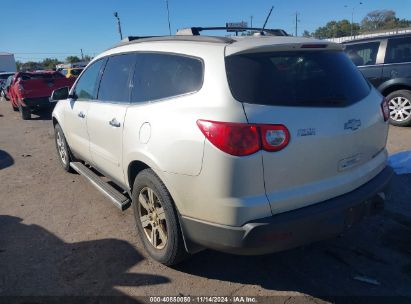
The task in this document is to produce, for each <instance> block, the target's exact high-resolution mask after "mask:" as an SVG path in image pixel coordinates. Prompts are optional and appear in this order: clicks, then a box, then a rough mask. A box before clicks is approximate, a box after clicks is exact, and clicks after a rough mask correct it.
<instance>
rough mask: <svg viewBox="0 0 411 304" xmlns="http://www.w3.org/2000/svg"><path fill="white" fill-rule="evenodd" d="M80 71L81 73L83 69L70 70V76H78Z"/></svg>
mask: <svg viewBox="0 0 411 304" xmlns="http://www.w3.org/2000/svg"><path fill="white" fill-rule="evenodd" d="M81 71H83V69H72V70H71V75H73V76H78V75H80V74H81Z"/></svg>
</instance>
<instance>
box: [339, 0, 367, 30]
mask: <svg viewBox="0 0 411 304" xmlns="http://www.w3.org/2000/svg"><path fill="white" fill-rule="evenodd" d="M361 4H363V3H362V2H360V3H358V4H357V5H355V6H353V7H352V11H351V36H353V30H354V10H355V9H356V8H357V7H359V6H360V5H361ZM344 7H349V6H348V5H344Z"/></svg>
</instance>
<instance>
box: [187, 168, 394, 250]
mask: <svg viewBox="0 0 411 304" xmlns="http://www.w3.org/2000/svg"><path fill="white" fill-rule="evenodd" d="M392 175H393V171H392V169H391V168H390V167H386V168H385V169H384V170H383V171H382V172H380V173H379V174H378V175H377V176H376V177H374V178H373V179H372V180H370V181H369V182H367V183H366V184H364V185H362V186H361V187H359V188H357V189H356V190H354V191H351V192H349V193H346V194H344V195H341V196H338V197H335V198H333V199H329V200H326V201H324V202H321V203H317V204H315V205H311V206H307V207H303V208H300V209H297V210H293V211H288V212H284V213H281V214H278V215H275V216H271V217H267V218H262V219H259V220H254V221H251V222H248V223H247V224H245V225H243V226H241V227H233V226H225V225H219V224H213V223H208V222H204V221H198V220H195V219H191V218H187V217H184V216H183V217H182V219H181V221H182V228H183V231H184V236H185V237H186V238H188V239H189V240H191V241H192V242H194V243H197V244H199V245H201V246H204V247H207V248H212V249H216V250H220V251H225V252H229V253H235V254H245V255H251V254H266V253H271V252H277V251H282V250H286V249H290V248H293V247H297V246H301V245H304V244H308V243H311V242H315V241H319V240H323V239H327V238H331V237H334V236H337V235H339V234H340V233H342V232H343V231H344V230H346V229H347V228H350V227H351V226H352V225H353V224H355V223H357V222H360V221H361V220H362V219H363V218H364V217H366V216H368V215H372V214H375V213H377V212H378V211H379V210H381V209H382V208H383V205H384V198H383V196H381V195H380V193H383V192H384V190H385V188H386V186H387V185H388V183H389V181H390V179H391V177H392Z"/></svg>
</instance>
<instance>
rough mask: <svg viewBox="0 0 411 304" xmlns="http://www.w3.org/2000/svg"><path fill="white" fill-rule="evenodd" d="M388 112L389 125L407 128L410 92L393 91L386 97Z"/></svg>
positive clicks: (409, 119) (409, 113)
mask: <svg viewBox="0 0 411 304" xmlns="http://www.w3.org/2000/svg"><path fill="white" fill-rule="evenodd" d="M387 100H388V108H389V110H390V123H391V124H392V125H394V126H399V127H408V126H410V125H411V91H409V90H399V91H394V92H392V93H391V94H389V95H388V96H387Z"/></svg>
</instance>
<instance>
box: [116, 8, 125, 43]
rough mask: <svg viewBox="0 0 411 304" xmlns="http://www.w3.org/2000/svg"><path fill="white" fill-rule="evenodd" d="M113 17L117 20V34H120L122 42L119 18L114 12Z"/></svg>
mask: <svg viewBox="0 0 411 304" xmlns="http://www.w3.org/2000/svg"><path fill="white" fill-rule="evenodd" d="M114 17H116V18H117V26H118V33H119V34H120V40H123V33H122V32H121V23H120V17H119V16H118V13H117V12H114Z"/></svg>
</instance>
